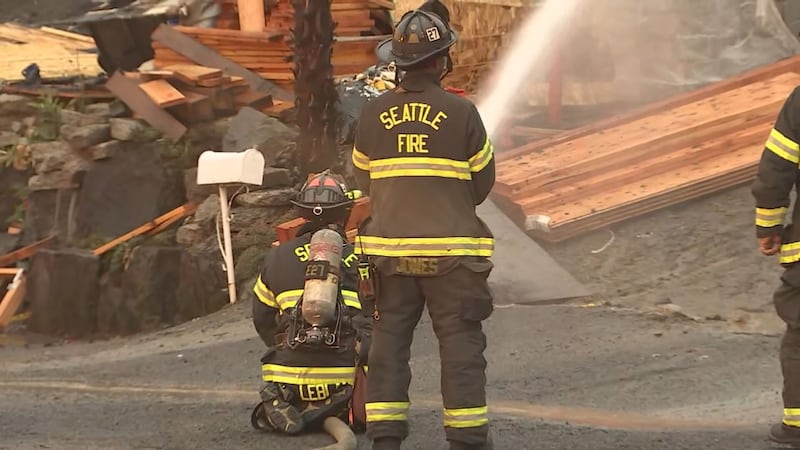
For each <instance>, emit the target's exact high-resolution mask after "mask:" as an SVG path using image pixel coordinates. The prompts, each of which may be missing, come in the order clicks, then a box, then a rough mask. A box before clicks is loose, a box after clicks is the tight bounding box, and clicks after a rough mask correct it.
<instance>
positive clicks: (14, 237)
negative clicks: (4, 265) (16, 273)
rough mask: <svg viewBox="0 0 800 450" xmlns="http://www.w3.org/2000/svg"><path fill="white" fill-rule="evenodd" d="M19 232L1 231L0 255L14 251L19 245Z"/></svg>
mask: <svg viewBox="0 0 800 450" xmlns="http://www.w3.org/2000/svg"><path fill="white" fill-rule="evenodd" d="M20 239H21V236H20V235H19V234H9V233H0V255H5V254H6V253H11V252H13V251H14V250H15V249H16V248H17V246H18V245H19V242H20Z"/></svg>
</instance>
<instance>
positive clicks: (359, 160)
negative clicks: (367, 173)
mask: <svg viewBox="0 0 800 450" xmlns="http://www.w3.org/2000/svg"><path fill="white" fill-rule="evenodd" d="M353 165H354V166H356V167H358V168H359V169H361V170H369V156H367V155H365V154H363V153H361V152H360V151H358V149H357V148H356V146H355V145H354V146H353Z"/></svg>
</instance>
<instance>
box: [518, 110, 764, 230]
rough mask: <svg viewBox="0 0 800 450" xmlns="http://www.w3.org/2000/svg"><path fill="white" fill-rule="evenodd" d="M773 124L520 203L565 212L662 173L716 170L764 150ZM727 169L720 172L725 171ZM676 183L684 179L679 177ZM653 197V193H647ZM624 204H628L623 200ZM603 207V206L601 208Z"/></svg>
mask: <svg viewBox="0 0 800 450" xmlns="http://www.w3.org/2000/svg"><path fill="white" fill-rule="evenodd" d="M770 125H771V121H770V120H768V119H765V120H763V121H762V122H761V123H760V124H759V123H757V124H753V125H751V126H750V127H748V128H746V129H744V130H742V131H739V132H734V133H730V134H728V135H724V136H720V137H718V138H716V139H711V140H708V141H705V142H702V143H701V144H698V145H694V146H691V147H688V148H683V149H681V150H679V151H673V152H665V153H662V154H658V155H653V157H651V158H645V159H642V160H640V161H638V162H636V163H633V164H631V165H630V166H627V167H620V168H617V169H615V170H609V171H607V172H602V173H598V174H597V175H596V176H594V177H591V178H586V179H583V180H580V182H578V181H577V180H572V182H571V183H564V184H562V185H559V186H553V187H550V186H548V187H547V188H546V189H542V190H541V191H540V192H539V193H537V194H536V195H531V196H526V197H524V198H520V199H519V200H518V201H517V203H518V204H519V205H520V206H521V207H522V209H523V210H528V211H530V210H532V209H536V210H539V211H553V210H556V211H557V210H563V209H565V208H568V207H569V204H570V202H573V201H576V200H577V201H580V200H581V199H582V198H585V197H589V196H594V195H596V194H600V193H603V194H605V195H607V196H608V198H609V199H612V200H613V199H614V198H615V195H616V194H618V192H617V191H620V192H622V191H623V190H628V189H630V186H637V187H638V189H639V190H641V189H643V188H642V186H649V183H650V179H651V177H657V176H658V175H660V174H666V173H673V174H674V173H680V171H681V170H683V169H685V168H687V167H691V166H698V165H699V166H703V167H705V166H708V167H716V166H717V165H718V161H720V160H721V158H722V157H723V156H724V154H726V153H729V152H735V151H741V150H740V149H742V148H745V149H751V148H756V149H760V148H761V147H762V146H763V143H764V141H765V136H767V135H768V134H769V130H770ZM760 155H761V151H760V150H758V151H756V152H753V154H752V157H753V161H751V163H752V164H757V162H758V158H759V157H760ZM724 169H725V168H724V167H723V168H721V169H717V170H724ZM674 181H675V182H676V183H678V182H680V181H681V179H680V178H675V179H674ZM643 195H649V194H646V193H645V194H643ZM622 202H624V201H622ZM598 208H599V205H598ZM567 214H568V216H569V217H570V218H574V217H576V214H577V213H576V212H574V211H570V212H569V213H567Z"/></svg>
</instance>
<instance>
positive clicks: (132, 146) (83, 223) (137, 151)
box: [76, 142, 184, 238]
mask: <svg viewBox="0 0 800 450" xmlns="http://www.w3.org/2000/svg"><path fill="white" fill-rule="evenodd" d="M183 203H184V192H183V183H182V182H181V180H180V178H176V177H174V176H172V174H171V169H170V168H169V167H168V166H166V164H165V163H164V161H163V159H162V157H161V154H160V149H159V147H158V145H156V144H154V143H133V142H121V143H120V146H119V151H118V152H117V153H116V154H115V155H114V157H113V158H108V159H103V160H99V161H94V162H92V166H91V170H89V171H88V172H86V175H85V176H84V178H83V181H82V184H81V189H80V194H79V197H78V213H77V217H76V225H77V229H76V231H77V235H78V236H96V237H104V238H114V237H117V236H120V235H123V234H125V233H127V232H129V231H131V230H133V229H134V228H137V227H139V226H140V225H142V224H144V223H147V222H149V221H151V220H153V219H154V218H156V217H158V216H160V215H162V214H164V213H166V212H167V211H170V210H171V209H174V208H176V207H178V206H180V205H181V204H183Z"/></svg>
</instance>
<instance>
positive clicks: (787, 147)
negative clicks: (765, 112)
mask: <svg viewBox="0 0 800 450" xmlns="http://www.w3.org/2000/svg"><path fill="white" fill-rule="evenodd" d="M765 146H766V147H767V149H769V150H770V151H771V152H772V153H775V154H776V155H778V156H780V157H781V158H783V159H785V160H787V161H789V162H792V163H794V164H797V163H798V161H800V145H798V144H797V143H796V142H794V141H793V140H791V139H789V138H787V137H786V136H784V135H783V134H782V133H781V132H780V131H778V130H776V129H775V128H773V129H772V131H770V133H769V138H768V139H767V143H766V145H765Z"/></svg>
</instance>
